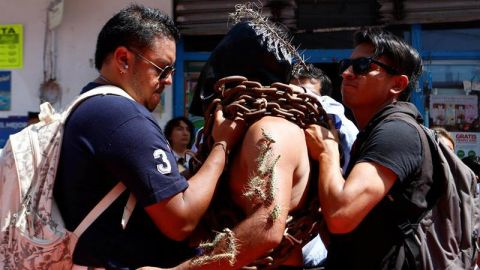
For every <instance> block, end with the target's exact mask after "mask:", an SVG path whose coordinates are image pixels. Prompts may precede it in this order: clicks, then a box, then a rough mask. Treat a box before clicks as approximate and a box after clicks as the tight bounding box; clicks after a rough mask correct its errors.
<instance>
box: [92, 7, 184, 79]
mask: <svg viewBox="0 0 480 270" xmlns="http://www.w3.org/2000/svg"><path fill="white" fill-rule="evenodd" d="M158 35H163V36H164V37H168V38H171V39H173V40H175V41H176V40H178V38H179V35H180V34H179V31H178V29H177V27H176V26H175V23H174V22H173V20H172V19H171V18H170V17H169V16H168V15H166V14H165V13H163V12H162V11H161V10H159V9H156V8H150V7H144V6H142V5H138V4H132V5H130V6H128V7H127V8H125V9H122V10H121V11H120V12H118V13H117V14H115V15H114V16H113V17H112V18H111V19H110V20H108V22H107V23H106V24H105V25H104V26H103V28H102V30H101V31H100V33H99V34H98V38H97V48H96V51H95V68H96V69H98V70H100V69H101V68H102V64H103V62H104V61H105V58H106V57H107V55H108V54H110V53H112V52H114V51H115V49H116V48H118V47H119V46H125V47H127V48H137V49H140V50H141V49H144V48H146V47H149V46H150V45H151V44H152V42H153V40H154V38H155V37H157V36H158Z"/></svg>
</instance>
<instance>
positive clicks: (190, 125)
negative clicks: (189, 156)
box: [164, 116, 195, 148]
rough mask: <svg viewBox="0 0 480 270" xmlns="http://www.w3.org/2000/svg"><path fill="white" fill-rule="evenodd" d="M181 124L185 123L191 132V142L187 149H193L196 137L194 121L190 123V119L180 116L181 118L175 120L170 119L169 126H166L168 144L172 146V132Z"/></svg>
mask: <svg viewBox="0 0 480 270" xmlns="http://www.w3.org/2000/svg"><path fill="white" fill-rule="evenodd" d="M181 122H184V123H185V124H187V126H188V131H189V132H190V142H189V143H188V145H187V148H191V147H192V144H193V141H194V139H195V138H194V137H195V128H194V127H193V123H192V121H190V119H188V118H187V117H184V116H179V117H175V118H172V119H170V120H169V121H168V122H167V124H166V125H165V128H164V129H165V131H164V132H165V137H166V138H167V140H168V142H169V143H170V144H172V141H171V139H170V137H171V136H172V132H173V129H174V128H175V127H178V126H180V123H181Z"/></svg>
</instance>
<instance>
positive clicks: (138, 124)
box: [104, 115, 188, 207]
mask: <svg viewBox="0 0 480 270" xmlns="http://www.w3.org/2000/svg"><path fill="white" fill-rule="evenodd" d="M104 155H105V160H106V163H107V164H106V165H107V168H109V170H110V171H111V172H112V173H113V174H114V175H115V176H116V177H118V178H119V179H120V180H121V181H123V182H124V183H125V185H126V186H127V188H128V189H130V190H132V192H133V193H134V194H135V196H136V198H137V202H138V203H139V205H141V206H143V207H145V206H148V205H152V204H155V203H157V202H159V201H162V200H164V199H166V198H168V197H171V196H174V195H176V194H177V193H179V192H182V191H184V190H185V189H186V188H187V187H188V182H187V180H186V179H185V178H184V177H183V176H182V175H180V173H179V172H178V167H177V164H176V160H175V157H174V155H173V152H172V151H171V149H170V147H169V145H168V142H167V140H166V139H165V136H164V135H163V132H162V131H161V129H160V127H158V125H156V124H155V123H154V122H153V120H151V119H148V118H146V117H145V116H142V115H138V116H136V117H133V118H131V119H129V120H128V121H126V122H124V123H122V124H121V125H120V126H119V127H118V128H116V130H115V131H113V132H112V135H111V136H110V138H109V143H108V145H106V147H105V153H104Z"/></svg>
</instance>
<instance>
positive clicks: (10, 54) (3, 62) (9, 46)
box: [0, 24, 23, 69]
mask: <svg viewBox="0 0 480 270" xmlns="http://www.w3.org/2000/svg"><path fill="white" fill-rule="evenodd" d="M22 67H23V25H21V24H0V69H16V68H22Z"/></svg>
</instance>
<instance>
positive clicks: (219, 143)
mask: <svg viewBox="0 0 480 270" xmlns="http://www.w3.org/2000/svg"><path fill="white" fill-rule="evenodd" d="M217 145H221V146H222V149H223V151H224V152H225V167H226V166H227V164H228V152H229V151H228V150H227V146H226V143H222V142H216V143H214V144H213V147H212V149H213V148H214V147H215V146H217ZM225 167H223V169H224V170H225Z"/></svg>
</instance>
